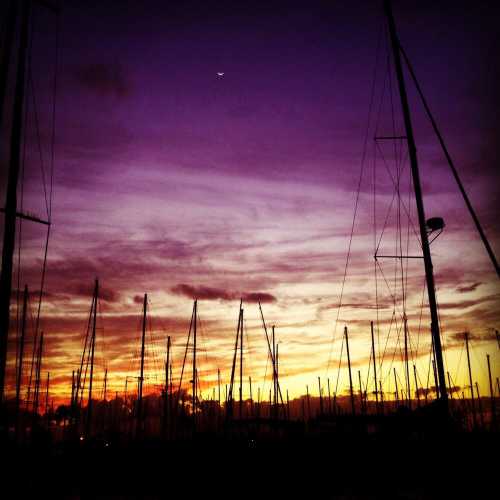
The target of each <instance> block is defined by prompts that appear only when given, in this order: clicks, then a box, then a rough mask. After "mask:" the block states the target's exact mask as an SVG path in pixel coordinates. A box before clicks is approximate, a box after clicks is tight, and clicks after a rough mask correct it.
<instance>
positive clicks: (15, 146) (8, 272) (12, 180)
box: [0, 0, 31, 405]
mask: <svg viewBox="0 0 500 500" xmlns="http://www.w3.org/2000/svg"><path fill="white" fill-rule="evenodd" d="M30 8H31V0H24V1H23V3H22V17H21V32H20V39H19V57H18V60H17V61H18V64H17V76H16V86H15V91H14V92H15V93H14V110H13V115H12V132H11V141H10V164H9V173H8V179H7V196H6V200H5V214H4V231H3V233H4V234H3V249H2V266H1V274H0V405H2V404H3V396H4V386H5V367H6V363H7V343H8V337H9V327H10V301H11V294H12V263H13V257H14V246H15V242H16V217H17V184H18V179H19V170H20V164H21V142H22V130H23V116H24V112H23V107H24V93H25V86H26V81H25V72H26V55H27V49H28V38H29V27H30ZM7 29H9V28H7ZM8 36H10V35H8ZM6 43H8V40H6ZM5 49H8V47H5ZM2 98H3V96H2Z"/></svg>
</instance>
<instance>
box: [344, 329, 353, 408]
mask: <svg viewBox="0 0 500 500" xmlns="http://www.w3.org/2000/svg"><path fill="white" fill-rule="evenodd" d="M344 336H345V345H346V350H347V365H348V368H349V392H350V395H351V411H352V414H353V415H354V414H355V413H356V410H355V407H354V391H353V387H352V373H351V355H350V353H349V335H348V333H347V326H345V327H344Z"/></svg>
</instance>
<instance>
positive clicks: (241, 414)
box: [239, 308, 244, 419]
mask: <svg viewBox="0 0 500 500" xmlns="http://www.w3.org/2000/svg"><path fill="white" fill-rule="evenodd" d="M243 318H244V316H243V308H242V309H241V325H240V388H239V389H240V390H239V393H240V394H239V396H240V402H239V404H240V412H239V413H240V419H241V418H243Z"/></svg>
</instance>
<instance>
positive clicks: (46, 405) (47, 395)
mask: <svg viewBox="0 0 500 500" xmlns="http://www.w3.org/2000/svg"><path fill="white" fill-rule="evenodd" d="M49 386H50V372H47V387H46V388H45V416H46V417H47V430H48V428H49V423H50V416H49Z"/></svg>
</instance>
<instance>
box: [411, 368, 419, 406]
mask: <svg viewBox="0 0 500 500" xmlns="http://www.w3.org/2000/svg"><path fill="white" fill-rule="evenodd" d="M413 378H414V379H415V395H416V397H417V406H418V407H419V408H420V391H419V390H418V379H417V367H416V366H415V365H413Z"/></svg>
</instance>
